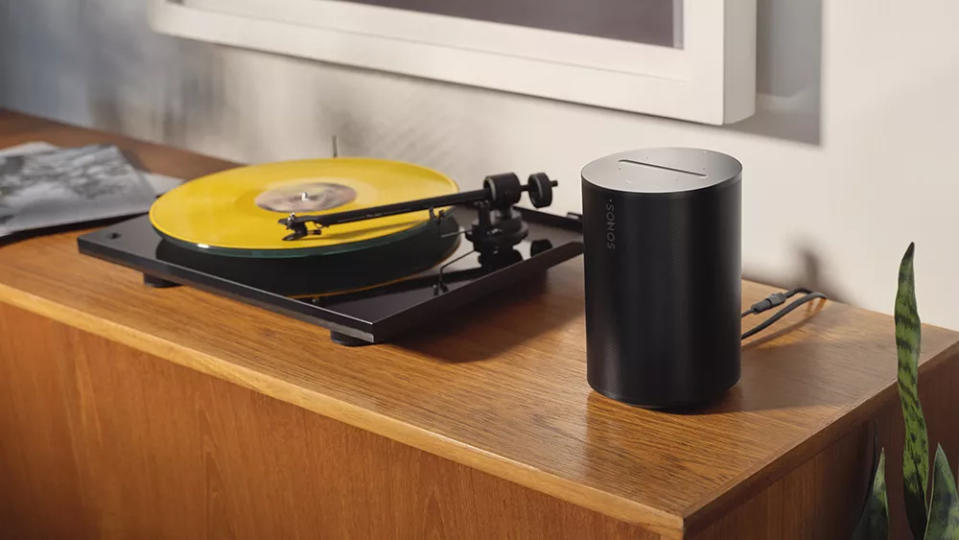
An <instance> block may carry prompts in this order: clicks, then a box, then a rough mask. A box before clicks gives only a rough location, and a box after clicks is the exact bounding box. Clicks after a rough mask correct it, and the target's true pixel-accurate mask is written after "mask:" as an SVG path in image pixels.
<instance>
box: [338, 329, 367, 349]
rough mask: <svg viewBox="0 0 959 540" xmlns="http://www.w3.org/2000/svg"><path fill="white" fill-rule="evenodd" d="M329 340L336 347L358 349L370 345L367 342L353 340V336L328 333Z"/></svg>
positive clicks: (357, 339)
mask: <svg viewBox="0 0 959 540" xmlns="http://www.w3.org/2000/svg"><path fill="white" fill-rule="evenodd" d="M330 339H331V340H333V343H336V344H337V345H343V346H344V347H360V346H363V345H372V344H371V343H370V342H369V341H363V340H362V339H359V338H355V337H353V336H348V335H346V334H342V333H340V332H333V331H330Z"/></svg>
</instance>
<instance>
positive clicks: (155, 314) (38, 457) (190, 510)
mask: <svg viewBox="0 0 959 540" xmlns="http://www.w3.org/2000/svg"><path fill="white" fill-rule="evenodd" d="M36 140H43V141H49V142H51V143H54V144H58V145H80V144H87V143H93V142H111V143H115V144H117V145H119V146H120V147H121V148H123V149H125V150H128V151H130V152H131V153H133V154H135V155H136V156H137V157H138V159H139V160H140V161H141V162H142V164H143V166H144V167H145V168H146V169H148V170H152V171H156V172H161V173H164V174H169V175H173V176H179V177H183V178H192V177H196V176H199V175H202V174H206V173H210V172H213V171H217V170H222V169H224V168H227V167H230V166H232V164H230V163H228V162H225V161H221V160H216V159H212V158H208V157H204V156H199V155H197V154H193V153H191V152H188V151H184V150H177V149H173V148H170V147H165V146H160V145H154V144H149V143H144V142H140V141H135V140H132V139H129V138H126V137H122V136H118V135H113V134H107V133H102V132H97V131H92V130H87V129H82V128H77V127H72V126H66V125H63V124H59V123H56V122H52V121H48V120H43V119H39V118H35V117H30V116H26V115H22V114H18V113H14V112H9V111H4V112H0V146H9V145H13V144H17V143H21V142H27V141H36ZM77 235H78V232H76V231H74V232H62V233H57V234H51V235H45V236H38V237H35V238H30V239H23V240H19V241H16V242H8V243H6V245H3V246H2V247H0V536H2V537H10V538H25V537H60V538H121V537H122V538H141V537H150V538H199V537H239V538H314V537H315V538H390V537H399V538H422V537H443V538H502V537H510V538H526V537H532V538H680V537H694V538H843V537H846V536H847V535H848V534H849V532H850V531H851V529H852V527H853V525H854V523H855V519H856V513H857V510H858V507H859V505H860V503H861V500H862V497H863V494H864V492H865V487H866V482H867V472H868V471H867V465H866V464H867V462H868V455H869V452H870V443H871V436H870V432H871V429H872V426H876V427H877V428H878V434H879V437H880V440H881V442H882V444H884V445H885V447H886V449H887V459H888V469H887V477H888V483H889V488H890V494H889V498H890V505H891V507H892V509H893V515H892V519H893V528H894V531H897V532H899V533H903V534H904V533H905V531H906V528H905V523H904V517H903V515H902V512H901V510H899V508H900V506H901V498H902V493H901V491H902V490H901V485H900V484H901V480H900V476H899V475H898V474H897V471H898V470H899V467H900V466H901V438H902V427H901V418H900V413H899V408H898V402H897V397H896V391H895V377H896V361H895V358H896V354H895V340H894V329H893V322H892V319H891V317H889V316H886V315H881V314H878V313H872V312H869V311H865V310H862V309H857V308H854V307H851V306H848V305H844V304H841V303H837V302H831V301H830V302H820V303H813V304H812V305H809V306H804V307H803V308H802V309H800V310H798V311H797V312H795V313H793V314H792V315H790V316H789V317H788V318H787V319H785V320H784V321H782V322H781V323H780V324H778V325H777V326H775V327H774V328H773V329H771V330H770V331H768V332H767V333H765V334H760V335H759V336H757V337H756V338H754V339H752V340H750V341H748V342H747V343H746V344H745V345H744V349H743V375H742V380H741V381H740V383H739V384H738V385H736V386H735V387H734V388H733V389H732V390H731V391H730V392H729V393H728V394H727V395H726V396H725V397H724V398H723V399H722V400H721V401H720V402H718V403H715V404H713V405H712V406H710V407H708V408H705V409H702V410H698V411H690V412H686V413H666V412H656V411H648V410H644V409H639V408H635V407H631V406H628V405H624V404H621V403H618V402H615V401H611V400H609V399H607V398H605V397H602V396H600V395H598V394H596V393H595V392H592V391H591V390H590V388H589V386H588V385H587V384H586V375H585V368H586V366H585V329H584V324H583V279H582V268H581V266H582V260H581V259H575V260H572V261H569V262H567V263H564V264H563V265H561V266H559V267H557V268H554V269H552V270H550V271H549V272H548V274H547V275H546V276H545V277H543V278H542V279H536V280H533V281H531V282H527V283H523V284H520V285H517V286H515V287H513V288H511V289H510V290H508V292H507V295H508V296H509V297H510V298H511V300H510V301H509V302H505V303H504V302H502V301H499V302H495V303H494V302H491V301H488V300H485V301H480V302H479V303H477V304H476V306H475V309H472V310H471V311H470V313H468V314H466V313H464V314H461V315H458V316H456V317H455V318H451V320H449V321H447V322H443V323H441V324H439V325H434V326H433V327H431V328H429V329H427V328H424V329H422V330H421V331H415V332H413V334H412V335H410V336H407V337H405V338H403V339H400V340H399V341H397V342H395V343H392V344H388V345H377V346H367V347H359V348H344V347H341V346H338V345H335V344H333V343H332V342H330V340H329V334H328V332H327V331H325V330H323V329H321V328H318V327H315V326H312V325H309V324H307V323H303V322H299V321H296V320H292V319H290V318H287V317H283V316H281V315H278V314H275V313H272V312H269V311H265V310H262V309H258V308H256V307H252V306H248V305H245V304H241V303H238V302H235V301H232V300H229V299H227V298H222V297H217V296H214V295H212V294H208V293H204V292H201V291H198V290H195V289H192V288H187V287H177V288H172V289H152V288H148V287H145V286H143V285H142V283H141V276H140V274H138V273H136V272H134V271H131V270H128V269H125V268H122V267H119V266H114V265H111V264H109V263H106V262H104V261H101V260H97V259H93V258H89V257H85V256H82V255H80V254H78V252H77V247H76V237H77ZM897 263H898V261H893V260H891V261H889V265H890V268H889V272H888V273H889V277H890V280H889V288H890V302H891V301H892V295H893V291H894V288H895V285H896V274H895V268H896V264H897ZM772 290H773V289H772V288H771V287H768V286H764V285H760V284H756V283H750V282H744V283H743V300H744V303H752V302H754V301H756V300H758V299H759V298H761V297H763V296H765V295H766V294H768V293H769V292H770V291H772ZM957 342H959V334H957V333H956V332H952V331H948V330H944V329H941V328H936V327H932V326H925V327H924V328H923V353H922V359H921V362H922V367H921V370H920V371H921V376H920V394H921V396H922V399H923V403H924V405H925V407H926V414H927V419H928V422H929V431H930V441H932V442H933V443H935V442H941V443H942V444H943V446H944V447H945V448H946V449H947V452H948V455H949V457H950V459H951V460H953V461H954V462H955V461H956V458H957V457H959V429H956V427H957V426H956V424H957V416H956V414H955V412H954V411H956V410H959V392H956V390H955V389H956V388H959V345H957Z"/></svg>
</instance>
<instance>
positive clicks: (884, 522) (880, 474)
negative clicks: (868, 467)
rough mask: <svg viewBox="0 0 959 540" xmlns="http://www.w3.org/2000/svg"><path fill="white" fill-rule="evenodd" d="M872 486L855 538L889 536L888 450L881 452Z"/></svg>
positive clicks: (861, 539)
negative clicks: (887, 498)
mask: <svg viewBox="0 0 959 540" xmlns="http://www.w3.org/2000/svg"><path fill="white" fill-rule="evenodd" d="M871 485H872V487H871V488H870V490H869V494H868V496H867V498H866V506H865V508H863V510H862V515H861V516H859V523H858V524H857V525H856V530H855V532H853V534H852V538H853V540H874V539H877V538H888V536H889V533H888V531H889V503H888V502H887V500H886V451H885V450H883V451H882V453H880V454H879V461H878V462H877V463H876V468H875V469H873V471H872V484H871Z"/></svg>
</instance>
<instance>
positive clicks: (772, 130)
mask: <svg viewBox="0 0 959 540" xmlns="http://www.w3.org/2000/svg"><path fill="white" fill-rule="evenodd" d="M756 34H757V35H756V92H757V99H756V114H755V115H754V116H752V117H750V118H747V119H746V120H743V121H742V122H739V123H737V124H734V125H732V126H729V128H728V129H733V130H736V131H742V132H746V133H755V134H757V135H765V136H770V137H778V138H782V139H790V140H794V141H797V142H803V143H809V144H819V143H820V142H821V133H820V124H821V116H822V0H804V1H802V2H796V1H795V0H758V5H757V21H756Z"/></svg>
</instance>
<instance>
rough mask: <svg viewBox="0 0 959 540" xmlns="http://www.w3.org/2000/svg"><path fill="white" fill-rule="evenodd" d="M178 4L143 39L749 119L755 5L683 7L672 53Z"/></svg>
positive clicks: (333, 9)
mask: <svg viewBox="0 0 959 540" xmlns="http://www.w3.org/2000/svg"><path fill="white" fill-rule="evenodd" d="M188 1H189V5H184V4H182V3H180V2H177V1H175V0H152V1H151V7H150V25H151V27H152V28H153V29H154V30H156V31H157V32H161V33H164V34H169V35H173V36H178V37H183V38H189V39H196V40H200V41H208V42H213V43H219V44H223V45H230V46H236V47H243V48H249V49H256V50H263V51H268V52H273V53H281V54H288V55H292V56H299V57H305V58H311V59H315V60H322V61H327V62H334V63H340V64H349V65H356V66H361V67H366V68H372V69H377V70H382V71H391V72H397V73H403V74H407V75H414V76H419V77H426V78H430V79H437V80H443V81H450V82H455V83H461V84H467V85H472V86H481V87H486V88H494V89H498V90H504V91H509V92H516V93H520V94H527V95H533V96H540V97H547V98H552V99H559V100H562V101H570V102H575V103H584V104H588V105H596V106H600V107H607V108H613V109H620V110H625V111H632V112H640V113H646V114H652V115H656V116H665V117H671V118H679V119H683V120H691V121H695V122H703V123H708V124H717V125H720V124H728V123H733V122H737V121H739V120H742V119H744V118H747V117H749V116H751V115H752V114H753V112H754V110H755V100H756V90H755V86H756V84H755V83H756V0H708V1H702V0H687V1H686V2H685V5H684V8H683V35H684V47H683V48H682V49H673V48H669V47H659V46H653V45H645V44H640V43H628V42H623V41H617V40H609V39H603V38H595V37H588V36H578V35H573V34H565V33H562V32H552V31H547V30H538V29H531V28H522V27H517V26H512V25H505V24H498V23H489V22H483V21H472V20H467V19H459V18H455V17H445V16H441V15H430V14H420V13H410V12H406V11H403V10H396V9H389V8H380V7H375V6H366V5H360V4H351V3H347V2H324V1H317V0H286V1H285V2H283V3H277V2H275V1H273V2H269V1H268V0H227V1H226V2H224V0H188ZM324 21H334V22H324ZM424 27H429V29H430V32H429V33H426V34H427V37H424V32H422V28H424ZM489 43H494V44H496V45H493V46H490V45H488V44H489Z"/></svg>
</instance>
